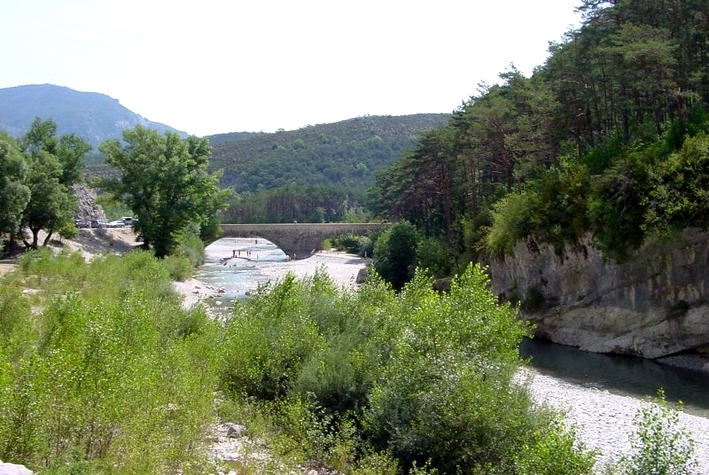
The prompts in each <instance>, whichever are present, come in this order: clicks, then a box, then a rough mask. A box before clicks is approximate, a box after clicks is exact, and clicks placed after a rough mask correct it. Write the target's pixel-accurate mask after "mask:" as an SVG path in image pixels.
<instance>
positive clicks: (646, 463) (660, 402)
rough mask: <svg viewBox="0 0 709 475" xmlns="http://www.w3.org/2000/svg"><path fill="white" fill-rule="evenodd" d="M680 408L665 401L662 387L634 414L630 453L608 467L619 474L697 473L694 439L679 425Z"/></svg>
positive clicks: (680, 474)
mask: <svg viewBox="0 0 709 475" xmlns="http://www.w3.org/2000/svg"><path fill="white" fill-rule="evenodd" d="M680 411H681V407H680V408H679V410H676V409H673V408H672V407H670V406H669V404H668V403H667V401H666V400H665V394H664V391H663V390H662V389H660V390H659V391H658V397H657V399H656V401H655V402H654V403H651V404H646V405H645V406H644V407H642V408H640V409H639V410H638V413H637V414H636V416H635V420H634V425H635V427H636V430H635V432H634V433H633V434H632V435H631V446H632V454H630V455H626V456H624V457H623V458H622V459H621V461H620V462H619V463H618V464H616V465H615V466H613V467H611V468H610V469H609V470H610V471H611V472H612V473H614V474H615V473H619V474H622V475H692V474H696V473H697V471H696V470H697V461H696V460H695V459H694V458H693V457H694V439H693V438H692V436H691V434H690V433H689V432H688V431H687V430H686V429H685V428H683V427H682V426H681V425H680V421H679V414H680Z"/></svg>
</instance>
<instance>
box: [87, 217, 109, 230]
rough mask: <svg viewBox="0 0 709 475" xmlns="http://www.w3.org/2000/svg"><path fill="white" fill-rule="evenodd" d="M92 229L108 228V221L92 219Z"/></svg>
mask: <svg viewBox="0 0 709 475" xmlns="http://www.w3.org/2000/svg"><path fill="white" fill-rule="evenodd" d="M91 227H92V228H107V227H108V221H106V220H105V219H92V220H91Z"/></svg>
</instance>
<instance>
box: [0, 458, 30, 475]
mask: <svg viewBox="0 0 709 475" xmlns="http://www.w3.org/2000/svg"><path fill="white" fill-rule="evenodd" d="M33 473H34V472H33V471H32V470H30V469H28V468H27V467H25V466H24V465H18V464H15V463H3V462H1V461H0V475H32V474H33Z"/></svg>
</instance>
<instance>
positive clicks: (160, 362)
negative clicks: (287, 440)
mask: <svg viewBox="0 0 709 475" xmlns="http://www.w3.org/2000/svg"><path fill="white" fill-rule="evenodd" d="M13 278H20V279H21V280H22V282H23V286H25V287H28V288H31V289H32V292H31V293H30V294H28V295H29V296H30V297H24V296H22V297H21V298H20V299H19V300H18V299H17V297H18V296H17V295H16V293H12V292H9V291H8V292H5V291H4V290H3V291H2V292H0V308H4V309H8V310H10V311H12V312H13V313H14V314H15V315H16V316H17V317H18V320H17V321H16V322H14V323H13V325H12V327H8V328H9V330H10V332H11V335H10V336H9V339H8V340H7V341H8V342H9V341H11V340H12V341H13V344H12V345H7V346H5V345H4V344H3V345H2V348H3V350H2V351H0V369H2V373H1V374H0V401H2V402H1V403H0V459H3V460H8V459H10V460H13V461H14V462H17V463H23V464H25V465H27V466H28V467H31V468H34V469H38V468H42V471H43V473H111V474H122V473H160V472H166V471H173V470H175V469H177V468H179V467H181V466H185V464H186V463H192V464H196V463H199V461H200V459H201V455H200V454H201V451H200V446H201V444H202V443H203V440H204V431H205V430H206V426H207V424H208V423H209V421H210V420H211V415H212V412H213V408H212V406H213V391H214V388H215V387H216V380H215V377H216V375H217V367H216V361H217V360H216V353H215V346H216V345H218V334H217V332H216V327H215V325H214V324H213V323H212V322H211V321H210V320H208V319H207V318H206V315H204V314H203V312H202V314H199V313H195V311H191V312H188V311H185V310H183V309H182V308H181V306H180V299H179V298H178V296H177V295H175V294H174V292H172V291H171V283H170V280H169V276H168V274H167V272H166V271H165V270H164V268H163V266H162V264H161V263H160V262H158V261H157V260H156V259H155V258H154V257H152V256H150V255H149V254H148V253H141V252H136V253H131V254H130V255H128V256H125V257H123V258H119V257H117V256H105V257H97V258H94V259H93V260H92V261H91V262H90V263H88V264H87V263H84V262H83V260H82V259H80V257H77V255H60V256H51V255H48V254H46V253H44V252H41V251H40V252H38V253H36V254H34V253H33V255H29V256H27V257H23V264H22V265H21V266H20V271H19V277H15V276H13ZM28 298H31V299H32V306H33V308H35V311H36V313H35V315H33V316H32V318H31V319H29V318H26V317H27V316H25V318H23V317H22V315H23V313H24V312H25V310H23V309H24V308H26V306H27V302H24V301H23V300H24V299H28ZM8 299H11V300H13V302H8ZM197 312H199V311H197ZM15 339H16V340H15ZM215 343H216V345H215ZM19 348H22V349H23V350H22V351H16V349H19ZM9 355H11V356H12V360H10V359H9V358H8V356H9Z"/></svg>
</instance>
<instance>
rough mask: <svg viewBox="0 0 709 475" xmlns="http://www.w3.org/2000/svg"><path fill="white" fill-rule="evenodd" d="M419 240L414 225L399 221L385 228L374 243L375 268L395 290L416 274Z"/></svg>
mask: <svg viewBox="0 0 709 475" xmlns="http://www.w3.org/2000/svg"><path fill="white" fill-rule="evenodd" d="M418 241H419V237H418V233H417V231H416V228H415V227H414V225H413V224H411V223H409V222H408V221H399V222H398V223H396V224H394V225H393V226H391V227H389V228H387V229H386V230H384V231H383V232H382V233H381V234H380V235H379V237H378V238H377V240H376V241H375V243H374V268H375V269H376V271H377V273H378V274H379V275H380V276H381V277H382V279H384V280H385V281H387V282H389V283H390V284H391V286H392V287H393V288H394V289H395V290H400V289H401V288H402V287H403V286H404V284H405V283H406V282H408V281H409V280H411V279H412V278H413V276H414V273H415V271H416V250H417V248H418Z"/></svg>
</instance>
